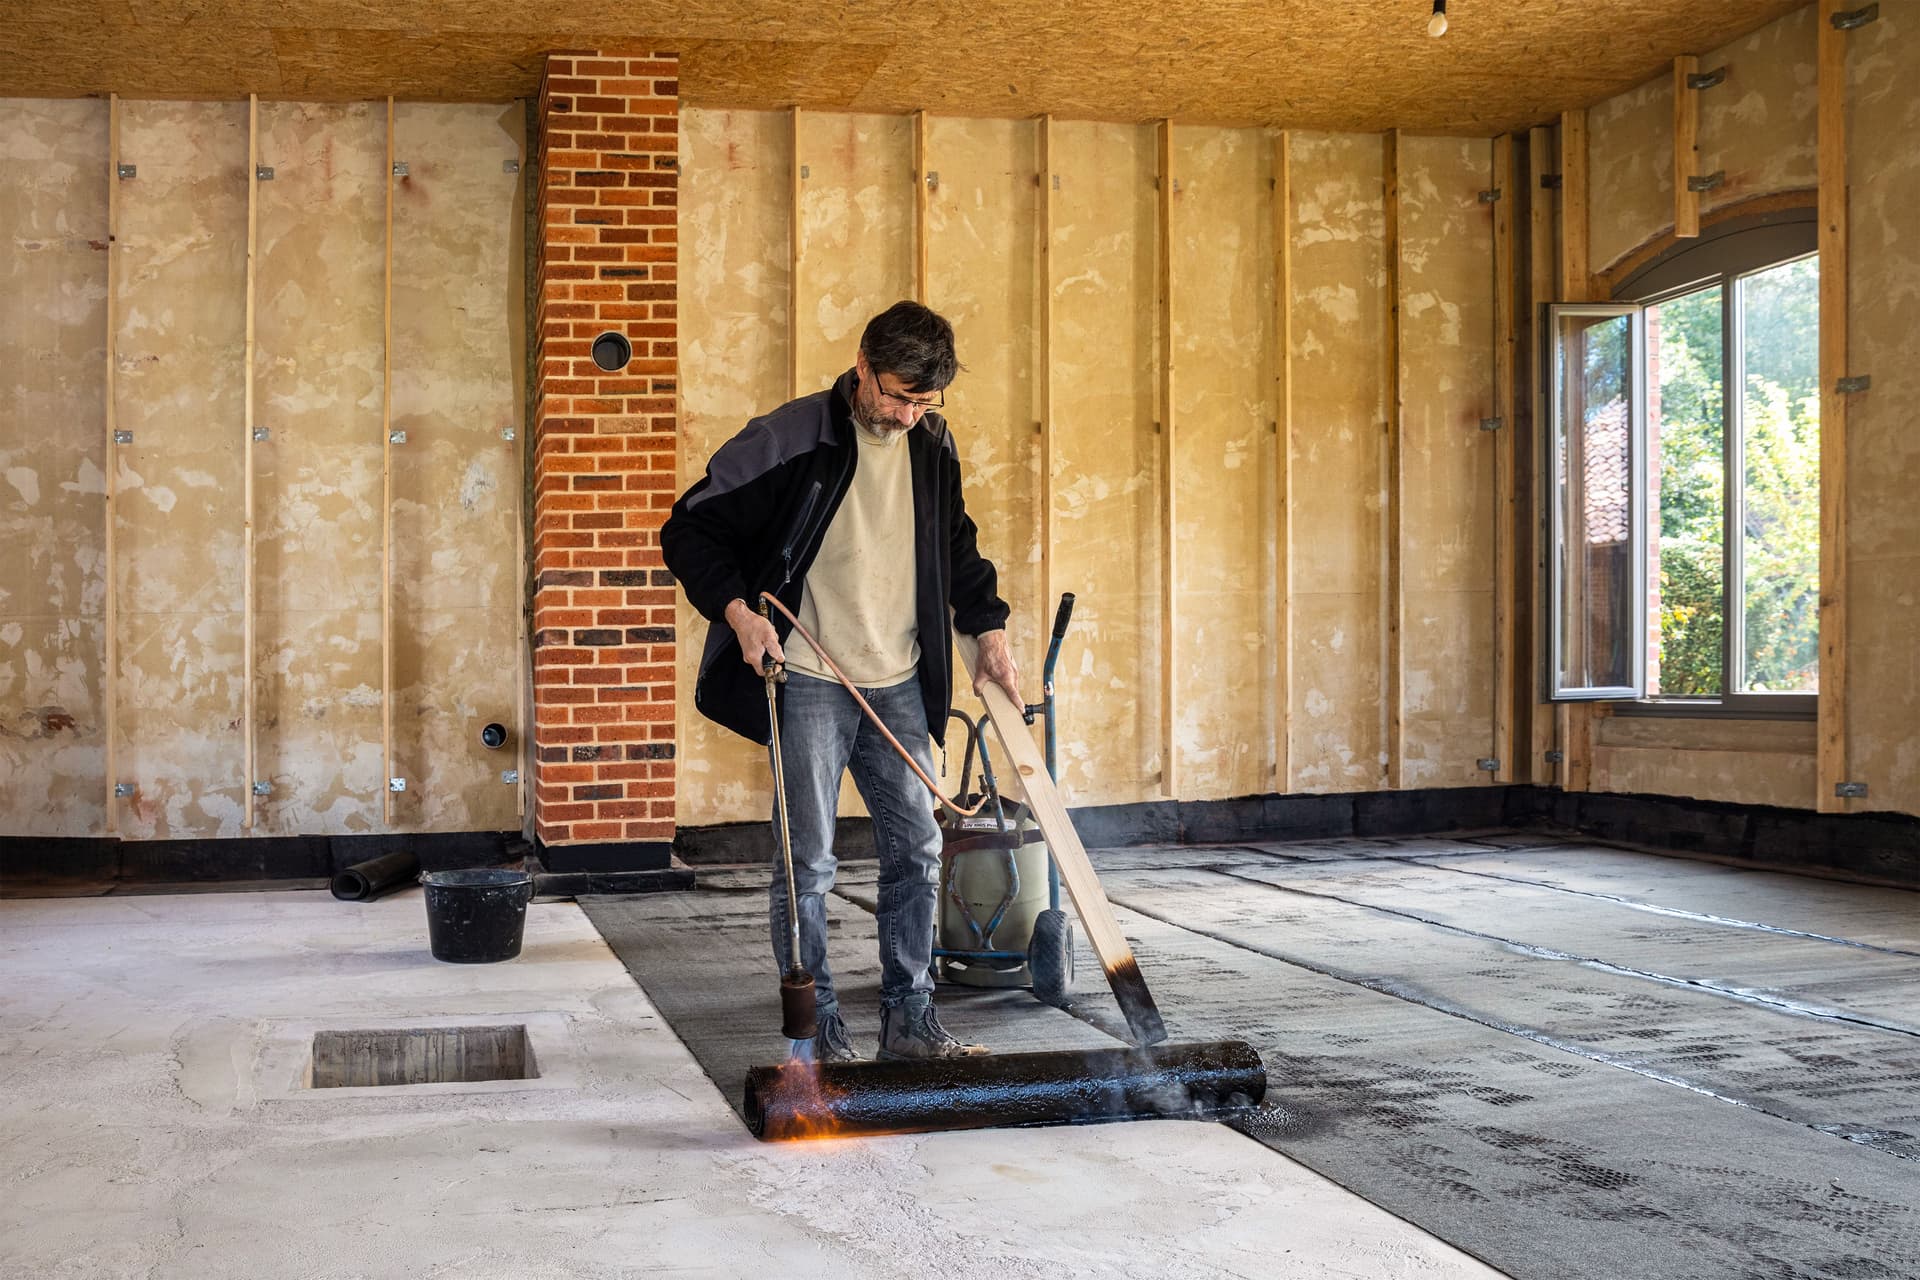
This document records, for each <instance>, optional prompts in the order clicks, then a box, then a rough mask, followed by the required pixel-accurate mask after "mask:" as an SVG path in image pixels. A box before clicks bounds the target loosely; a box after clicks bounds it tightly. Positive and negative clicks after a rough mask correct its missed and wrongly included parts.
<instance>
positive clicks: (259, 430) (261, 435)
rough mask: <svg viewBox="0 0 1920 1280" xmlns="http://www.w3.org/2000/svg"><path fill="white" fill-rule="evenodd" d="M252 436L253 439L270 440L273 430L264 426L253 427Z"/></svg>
mask: <svg viewBox="0 0 1920 1280" xmlns="http://www.w3.org/2000/svg"><path fill="white" fill-rule="evenodd" d="M253 438H254V439H255V440H271V439H272V438H273V432H272V431H271V430H269V429H268V428H266V427H255V428H254V429H253Z"/></svg>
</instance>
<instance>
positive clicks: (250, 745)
mask: <svg viewBox="0 0 1920 1280" xmlns="http://www.w3.org/2000/svg"><path fill="white" fill-rule="evenodd" d="M259 256H260V98H259V95H258V94H252V93H250V94H248V95H247V322H246V323H247V338H246V356H245V359H246V368H245V370H244V371H243V372H242V375H241V386H242V406H243V408H242V414H241V416H242V417H243V418H244V419H245V421H244V423H243V424H242V426H241V434H240V447H241V466H242V472H241V481H240V488H241V511H242V515H241V522H242V524H241V541H240V552H241V563H240V634H241V644H242V645H243V646H244V650H243V652H242V653H241V655H240V671H241V676H240V705H241V712H240V721H241V727H240V734H241V739H242V741H243V742H244V744H245V754H246V768H245V770H244V772H243V773H242V775H241V779H240V786H241V795H242V796H243V797H245V801H246V809H245V812H244V813H243V814H242V816H241V819H240V829H241V830H242V831H251V830H253V819H254V805H253V799H254V797H253V784H254V780H255V779H256V778H257V777H258V776H259V774H258V773H257V772H256V763H257V761H256V753H257V751H258V747H259V744H258V741H257V735H256V734H255V732H254V689H253V681H254V672H253V650H254V598H253V577H254V573H253V566H254V551H253V346H254V343H253V282H254V263H255V261H256V259H258V258H259Z"/></svg>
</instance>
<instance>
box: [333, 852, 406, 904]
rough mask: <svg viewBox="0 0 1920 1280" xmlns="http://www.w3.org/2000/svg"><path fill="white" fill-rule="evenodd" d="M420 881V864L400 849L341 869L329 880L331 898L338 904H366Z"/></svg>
mask: <svg viewBox="0 0 1920 1280" xmlns="http://www.w3.org/2000/svg"><path fill="white" fill-rule="evenodd" d="M419 878H420V860H419V859H418V858H416V857H414V856H413V855H412V854H411V853H408V852H407V851H406V850H404V849H402V850H399V851H398V852H395V853H388V854H382V855H381V856H380V857H378V858H368V859H367V860H366V861H365V862H356V863H354V864H353V865H352V866H350V867H344V868H342V869H341V870H340V871H338V872H336V873H335V874H334V877H333V896H334V897H336V898H338V899H340V901H342V902H369V901H372V900H373V899H374V898H377V897H379V896H380V895H381V894H383V893H385V892H386V891H387V890H389V889H394V888H398V887H399V886H400V885H403V884H411V883H413V882H414V881H415V880H417V879H419Z"/></svg>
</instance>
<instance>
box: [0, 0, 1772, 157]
mask: <svg viewBox="0 0 1920 1280" xmlns="http://www.w3.org/2000/svg"><path fill="white" fill-rule="evenodd" d="M1798 7H1800V4H1799V2H1798V0H1688V2H1687V3H1681V2H1680V0H1452V3H1451V6H1450V8H1451V18H1452V29H1451V30H1450V31H1449V32H1448V33H1447V34H1446V35H1445V36H1444V37H1443V38H1441V39H1438V40H1436V39H1432V38H1430V37H1429V36H1428V35H1427V34H1426V19H1427V14H1428V12H1429V3H1428V0H1362V2H1361V3H1344V4H1343V3H1334V2H1331V0H1259V2H1258V3H1251V2H1249V0H1054V2H1051V3H1048V2H1045V0H914V2H913V3H901V2H898V0H896V2H895V3H891V4H880V3H875V2H874V0H788V2H787V3H782V4H780V5H778V6H773V5H768V4H764V3H756V2H755V0H584V2H577V3H568V4H564V5H563V4H560V3H557V2H556V0H441V2H440V3H436V4H433V5H428V6H398V5H393V4H391V3H387V2H386V0H298V2H297V3H296V2H295V0H43V2H42V3H40V4H38V5H37V6H36V7H35V9H34V11H33V12H32V14H31V15H30V16H27V15H22V16H18V17H12V18H10V19H9V22H8V30H7V39H6V41H5V43H4V46H0V96H11V97H53V98H60V97H77V96H84V95H88V94H104V93H108V92H116V93H119V94H120V95H122V96H123V97H130V98H133V97H165V98H222V97H233V96H236V95H241V94H246V93H258V94H260V95H262V96H264V97H269V98H272V97H282V98H304V99H317V100H329V99H348V98H362V97H377V96H384V95H386V94H389V93H391V94H393V95H394V96H396V97H401V98H409V99H425V100H451V101H499V100H502V99H507V98H515V97H524V96H527V95H530V94H532V93H534V92H535V91H536V89H537V87H538V84H539V78H540V69H541V65H542V59H543V56H544V55H545V54H547V53H549V52H555V51H565V50H573V49H596V48H608V49H612V48H636V47H648V46H651V47H658V48H674V49H678V50H679V51H680V53H681V54H682V56H683V58H684V60H685V61H684V65H683V68H682V75H681V93H682V96H683V97H684V99H685V100H686V101H687V102H688V103H691V104H694V105H697V106H707V107H743V108H763V109H764V108H781V107H790V106H796V105H797V106H800V107H803V108H812V109H821V110H835V111H881V112H900V111H912V110H918V109H925V110H931V111H937V112H941V113H943V114H954V115H969V116H1025V115H1034V114H1038V113H1041V112H1052V113H1054V114H1055V115H1059V116H1064V117H1083V118H1094V119H1110V120H1148V119H1153V118H1157V117H1161V116H1171V117H1172V118H1174V119H1176V120H1183V121H1192V122H1209V123H1222V124H1269V125H1284V126H1290V127H1295V128H1309V129H1354V130H1377V129H1385V128H1393V127H1398V128H1403V129H1410V130H1417V131H1421V132H1442V133H1472V134H1488V133H1493V132H1497V131H1500V130H1504V129H1511V128H1518V127H1522V126H1526V125H1530V124H1536V123H1539V122H1540V121H1542V120H1544V119H1546V118H1548V117H1550V116H1551V115H1553V114H1554V113H1556V112H1558V111H1561V110H1563V109H1566V108H1568V107H1576V106H1584V105H1586V104H1588V103H1592V102H1595V101H1598V100H1599V99H1601V98H1604V97H1607V96H1608V95H1610V94H1613V93H1616V92H1619V91H1620V90H1622V89H1626V88H1629V87H1631V86H1633V85H1635V84H1638V83H1639V82H1641V81H1643V80H1645V79H1647V78H1648V77H1650V76H1653V75H1656V74H1658V73H1659V72H1660V71H1661V70H1662V69H1663V68H1664V67H1666V66H1667V64H1668V63H1669V61H1670V60H1671V59H1672V58H1673V57H1674V56H1675V55H1676V54H1681V53H1701V52H1705V51H1707V50H1710V49H1714V48H1716V47H1718V46H1720V45H1723V44H1725V43H1727V42H1728V41H1729V40H1732V39H1734V38H1736V37H1738V36H1740V35H1742V34H1744V33H1746V32H1748V31H1752V30H1753V29H1755V28H1757V27H1759V26H1762V25H1764V24H1765V23H1767V22H1770V21H1771V20H1773V19H1774V18H1776V17H1778V16H1780V15H1781V14H1783V13H1785V12H1787V11H1789V10H1791V9H1794V8H1798Z"/></svg>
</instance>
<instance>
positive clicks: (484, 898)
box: [420, 867, 533, 964]
mask: <svg viewBox="0 0 1920 1280" xmlns="http://www.w3.org/2000/svg"><path fill="white" fill-rule="evenodd" d="M420 883H421V884H423V885H425V886H426V889H427V939H428V941H429V943H430V944H431V945H432V947H433V958H434V959H435V960H447V961H450V962H452V963H454V964H492V963H493V962H494V961H497V960H511V959H513V958H514V957H515V956H517V955H519V954H520V939H521V938H522V937H523V936H524V935H525V933H526V929H527V904H528V903H529V902H531V901H533V877H532V876H531V875H529V874H527V873H526V872H524V871H507V870H504V869H501V868H495V867H486V868H481V869H478V870H473V871H429V872H427V873H426V874H425V875H423V876H421V877H420Z"/></svg>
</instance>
